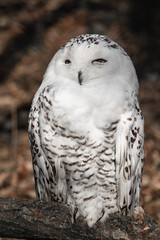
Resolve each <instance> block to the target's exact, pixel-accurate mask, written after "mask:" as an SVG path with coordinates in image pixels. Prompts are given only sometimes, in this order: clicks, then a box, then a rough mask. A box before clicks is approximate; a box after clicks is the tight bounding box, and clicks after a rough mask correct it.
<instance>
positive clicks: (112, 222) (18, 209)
mask: <svg viewBox="0 0 160 240" xmlns="http://www.w3.org/2000/svg"><path fill="white" fill-rule="evenodd" d="M0 237H10V238H23V239H32V240H34V239H41V240H44V239H45V240H46V239H52V240H57V239H58V240H59V239H61V240H62V239H66V240H70V239H74V240H78V239H79V240H83V239H85V240H86V239H89V240H92V239H94V240H95V239H100V240H103V239H105V240H107V239H108V240H114V239H115V240H117V239H121V240H132V239H133V240H140V239H147V240H153V239H155V240H158V239H160V226H159V225H158V223H157V222H156V221H155V220H154V219H152V218H151V217H149V216H147V215H146V214H145V213H144V212H143V210H141V208H140V211H138V213H137V214H135V215H134V217H124V216H120V215H113V216H111V217H110V218H109V219H107V221H106V223H105V224H102V223H97V224H96V225H95V226H94V227H93V228H89V227H88V226H87V224H86V223H85V222H84V221H83V219H82V218H79V219H78V220H77V223H76V224H72V223H71V217H70V214H69V209H68V208H67V207H66V206H64V205H62V204H60V203H48V202H38V201H29V200H17V199H6V198H0Z"/></svg>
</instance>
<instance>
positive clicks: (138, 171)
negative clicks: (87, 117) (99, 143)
mask: <svg viewBox="0 0 160 240" xmlns="http://www.w3.org/2000/svg"><path fill="white" fill-rule="evenodd" d="M143 127H144V121H143V117H142V115H141V111H140V109H139V106H138V102H137V104H136V106H135V109H134V110H133V111H131V112H129V113H125V114H123V115H122V117H121V119H120V122H119V124H118V128H117V135H116V178H117V190H118V205H119V206H118V207H119V210H120V211H121V212H122V213H123V214H125V215H132V213H133V209H134V207H136V206H138V204H139V198H140V189H141V180H142V170H143V161H144V150H143V145H144V129H143Z"/></svg>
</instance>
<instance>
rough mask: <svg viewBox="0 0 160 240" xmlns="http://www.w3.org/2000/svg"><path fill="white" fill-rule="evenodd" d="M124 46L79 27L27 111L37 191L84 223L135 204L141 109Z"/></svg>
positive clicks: (130, 209) (140, 153)
mask: <svg viewBox="0 0 160 240" xmlns="http://www.w3.org/2000/svg"><path fill="white" fill-rule="evenodd" d="M137 94H138V81H137V76H136V73H135V69H134V67H133V64H132V62H131V60H130V58H129V56H128V55H127V54H126V52H125V51H124V50H123V49H122V48H120V47H119V45H118V44H117V43H115V42H113V41H112V40H110V39H109V38H107V37H106V36H103V35H97V34H86V35H80V36H78V37H76V38H73V39H71V40H70V41H69V42H68V43H67V44H66V45H64V46H63V47H61V48H60V50H59V51H58V52H57V53H56V54H55V55H54V57H53V59H52V61H51V62H50V64H49V66H48V68H47V71H46V73H45V75H44V79H43V82H42V84H41V86H40V88H39V90H38V91H37V93H36V95H35V97H34V100H33V103H32V107H31V110H30V115H29V138H30V145H31V151H32V158H33V169H34V175H35V184H36V193H37V198H38V199H40V200H41V201H43V200H47V201H60V202H64V203H67V204H69V205H70V207H71V213H72V220H75V219H76V218H77V217H78V216H79V215H82V216H83V217H84V219H85V220H86V221H87V223H88V225H89V226H93V224H95V223H96V222H97V221H99V220H100V221H104V220H105V219H106V218H107V217H108V216H109V215H110V214H112V213H116V212H121V213H122V214H126V215H132V213H133V209H134V207H136V206H138V204H139V195H140V188H141V177H142V168H143V159H144V156H143V155H144V153H143V141H144V133H143V117H142V115H141V111H140V108H139V104H138V100H137Z"/></svg>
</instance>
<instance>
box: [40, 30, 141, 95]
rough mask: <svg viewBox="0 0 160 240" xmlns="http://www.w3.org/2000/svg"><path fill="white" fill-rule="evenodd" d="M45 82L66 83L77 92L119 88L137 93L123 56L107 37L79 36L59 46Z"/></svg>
mask: <svg viewBox="0 0 160 240" xmlns="http://www.w3.org/2000/svg"><path fill="white" fill-rule="evenodd" d="M48 75H49V77H47V76H48ZM51 76H52V77H51ZM51 78H52V79H51ZM46 79H48V81H50V82H51V81H66V82H70V84H75V85H77V87H81V88H83V87H86V86H88V85H90V86H93V85H94V86H95V84H96V85H97V84H102V85H105V86H107V85H109V84H112V85H119V84H121V85H124V86H126V87H127V86H128V87H129V88H130V89H132V91H135V92H137V90H138V81H137V76H136V73H135V69H134V66H133V64H132V61H131V59H130V58H129V56H128V55H127V53H126V52H125V51H124V50H123V49H122V48H121V47H120V46H119V45H118V44H117V43H115V42H114V41H112V40H110V39H109V38H108V37H106V36H104V35H98V34H83V35H80V36H78V37H75V38H73V39H71V40H70V41H69V42H67V43H66V44H65V45H64V46H62V47H61V48H60V49H59V50H58V52H57V53H56V54H55V55H54V57H53V59H52V61H51V63H50V64H49V67H48V70H47V72H46V75H45V78H44V80H46Z"/></svg>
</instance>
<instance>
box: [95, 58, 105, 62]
mask: <svg viewBox="0 0 160 240" xmlns="http://www.w3.org/2000/svg"><path fill="white" fill-rule="evenodd" d="M106 62H107V60H105V59H103V58H98V59H95V60H93V61H92V63H106Z"/></svg>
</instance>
